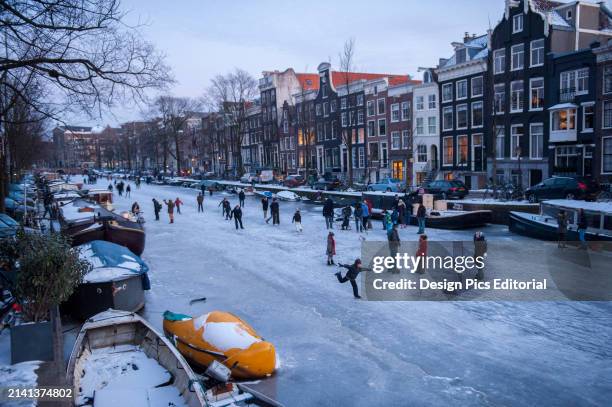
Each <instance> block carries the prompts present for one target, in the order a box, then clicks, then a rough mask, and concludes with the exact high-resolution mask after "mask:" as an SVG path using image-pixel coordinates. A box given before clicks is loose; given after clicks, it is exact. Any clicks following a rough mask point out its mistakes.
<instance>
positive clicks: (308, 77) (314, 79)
mask: <svg viewBox="0 0 612 407" xmlns="http://www.w3.org/2000/svg"><path fill="white" fill-rule="evenodd" d="M295 76H297V79H298V81H300V86H301V87H302V89H303V90H313V89H319V74H316V73H296V74H295Z"/></svg>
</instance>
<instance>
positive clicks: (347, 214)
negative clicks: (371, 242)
mask: <svg viewBox="0 0 612 407" xmlns="http://www.w3.org/2000/svg"><path fill="white" fill-rule="evenodd" d="M352 214H353V210H352V209H351V205H346V206H345V207H344V208H342V230H351V224H350V219H351V215H352Z"/></svg>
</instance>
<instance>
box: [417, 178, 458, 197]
mask: <svg viewBox="0 0 612 407" xmlns="http://www.w3.org/2000/svg"><path fill="white" fill-rule="evenodd" d="M423 189H424V191H425V193H426V194H433V195H435V196H437V197H440V198H442V199H452V198H456V199H463V198H465V196H466V195H467V194H468V193H469V191H468V189H467V187H466V186H465V184H464V183H463V182H462V181H459V180H452V181H446V180H438V181H432V182H430V183H429V184H427V185H426V186H425V187H424V188H423Z"/></svg>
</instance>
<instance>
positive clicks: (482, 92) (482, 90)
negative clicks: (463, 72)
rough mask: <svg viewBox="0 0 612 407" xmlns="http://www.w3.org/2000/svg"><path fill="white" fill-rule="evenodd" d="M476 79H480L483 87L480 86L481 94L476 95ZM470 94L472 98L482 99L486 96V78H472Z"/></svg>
mask: <svg viewBox="0 0 612 407" xmlns="http://www.w3.org/2000/svg"><path fill="white" fill-rule="evenodd" d="M476 79H479V80H480V82H481V86H480V93H474V81H475V80H476ZM470 85H471V86H470V93H471V94H472V97H473V98H475V97H480V96H482V95H483V94H484V78H483V77H482V76H476V77H474V78H472V80H471V83H470Z"/></svg>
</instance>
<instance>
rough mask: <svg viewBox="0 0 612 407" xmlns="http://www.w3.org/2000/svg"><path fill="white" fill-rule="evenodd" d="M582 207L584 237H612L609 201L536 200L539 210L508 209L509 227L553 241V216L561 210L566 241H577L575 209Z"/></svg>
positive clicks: (600, 239)
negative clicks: (529, 211) (564, 219)
mask: <svg viewBox="0 0 612 407" xmlns="http://www.w3.org/2000/svg"><path fill="white" fill-rule="evenodd" d="M580 209H584V212H585V215H586V217H587V222H588V227H587V230H586V233H585V238H586V240H592V241H612V204H611V203H609V202H585V201H577V200H569V199H567V200H565V199H557V200H551V201H544V202H542V203H541V204H540V213H539V214H533V213H526V212H510V215H509V218H510V224H509V227H510V231H511V232H514V233H518V234H521V235H524V236H528V237H533V238H535V239H541V240H548V241H556V240H558V238H559V233H558V223H557V216H558V215H559V211H560V210H564V211H565V213H566V215H567V219H568V226H567V233H566V240H567V241H578V240H579V236H578V212H579V211H580Z"/></svg>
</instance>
